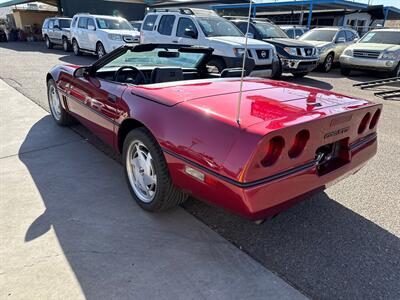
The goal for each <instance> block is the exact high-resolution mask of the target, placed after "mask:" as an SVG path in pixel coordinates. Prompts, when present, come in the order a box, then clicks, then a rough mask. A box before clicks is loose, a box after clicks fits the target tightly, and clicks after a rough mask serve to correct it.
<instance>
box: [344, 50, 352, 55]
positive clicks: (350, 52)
mask: <svg viewBox="0 0 400 300" xmlns="http://www.w3.org/2000/svg"><path fill="white" fill-rule="evenodd" d="M344 55H346V56H353V50H351V49H346V50H345V51H344Z"/></svg>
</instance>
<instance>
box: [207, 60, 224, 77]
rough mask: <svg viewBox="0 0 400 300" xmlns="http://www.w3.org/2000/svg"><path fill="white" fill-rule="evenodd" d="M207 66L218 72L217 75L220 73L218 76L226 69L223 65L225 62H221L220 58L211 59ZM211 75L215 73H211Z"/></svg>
mask: <svg viewBox="0 0 400 300" xmlns="http://www.w3.org/2000/svg"><path fill="white" fill-rule="evenodd" d="M207 66H211V67H215V68H216V69H217V70H218V73H220V74H221V72H222V71H223V70H225V69H226V64H225V62H224V61H223V59H222V58H213V59H211V60H210V61H209V62H208V63H207ZM212 73H216V72H214V71H213V72H212Z"/></svg>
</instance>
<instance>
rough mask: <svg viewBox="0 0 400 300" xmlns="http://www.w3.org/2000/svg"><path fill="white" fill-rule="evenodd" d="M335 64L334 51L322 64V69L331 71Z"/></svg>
mask: <svg viewBox="0 0 400 300" xmlns="http://www.w3.org/2000/svg"><path fill="white" fill-rule="evenodd" d="M332 66H333V53H329V54H328V55H327V56H326V57H325V60H324V63H323V64H322V71H324V72H329V71H330V70H331V69H332Z"/></svg>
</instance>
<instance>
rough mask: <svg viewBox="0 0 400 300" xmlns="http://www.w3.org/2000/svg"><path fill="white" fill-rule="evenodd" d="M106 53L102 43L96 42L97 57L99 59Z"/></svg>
mask: <svg viewBox="0 0 400 300" xmlns="http://www.w3.org/2000/svg"><path fill="white" fill-rule="evenodd" d="M106 54H107V52H106V49H105V48H104V46H103V44H102V43H101V42H98V43H97V45H96V55H97V58H98V59H100V58H102V57H103V56H104V55H106Z"/></svg>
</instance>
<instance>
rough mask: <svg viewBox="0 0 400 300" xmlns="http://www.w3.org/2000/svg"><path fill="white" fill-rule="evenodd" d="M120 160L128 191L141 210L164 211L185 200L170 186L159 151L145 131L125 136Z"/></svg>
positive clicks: (180, 192)
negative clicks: (123, 168)
mask: <svg viewBox="0 0 400 300" xmlns="http://www.w3.org/2000/svg"><path fill="white" fill-rule="evenodd" d="M122 158H123V161H124V166H125V178H126V181H127V183H128V186H129V190H130V192H131V194H132V196H133V198H134V199H135V201H136V202H137V203H138V204H139V205H140V207H142V208H143V209H145V210H147V211H151V212H159V211H164V210H167V209H169V208H173V207H176V206H178V205H179V204H181V203H183V202H184V201H185V200H186V199H187V195H186V194H185V193H183V192H182V191H180V190H178V189H177V188H176V187H174V185H173V183H172V180H171V177H170V175H169V171H168V166H167V162H166V161H165V158H164V155H163V152H162V150H161V148H160V146H159V145H158V143H157V141H156V140H155V139H154V137H153V136H152V135H151V133H150V132H149V131H148V130H146V129H145V128H136V129H134V130H132V131H131V132H130V133H129V134H128V135H127V136H126V138H125V141H124V146H123V152H122Z"/></svg>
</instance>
